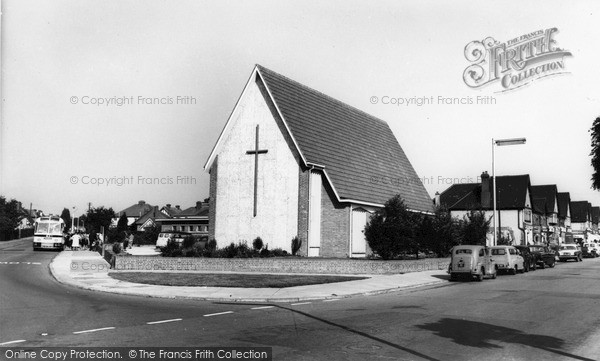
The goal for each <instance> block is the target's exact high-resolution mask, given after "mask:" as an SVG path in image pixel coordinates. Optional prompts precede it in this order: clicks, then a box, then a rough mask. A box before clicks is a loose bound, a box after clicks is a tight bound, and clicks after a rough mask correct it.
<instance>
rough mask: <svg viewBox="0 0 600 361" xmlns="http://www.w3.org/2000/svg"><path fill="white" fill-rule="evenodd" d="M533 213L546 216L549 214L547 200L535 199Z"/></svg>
mask: <svg viewBox="0 0 600 361" xmlns="http://www.w3.org/2000/svg"><path fill="white" fill-rule="evenodd" d="M532 208H533V212H534V213H537V214H543V215H545V214H546V213H548V209H549V208H548V204H547V203H546V199H545V198H534V199H533V201H532Z"/></svg>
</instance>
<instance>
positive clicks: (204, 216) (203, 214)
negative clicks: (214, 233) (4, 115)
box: [155, 202, 209, 237]
mask: <svg viewBox="0 0 600 361" xmlns="http://www.w3.org/2000/svg"><path fill="white" fill-rule="evenodd" d="M177 207H179V206H177ZM208 209H209V206H208V204H206V203H203V202H196V205H195V206H193V207H190V208H187V209H184V210H181V211H180V212H178V213H176V214H175V215H173V217H171V218H166V217H161V218H157V219H156V220H155V221H156V223H157V224H160V225H161V232H168V231H180V232H189V233H192V234H194V235H199V236H207V237H208V233H209V228H208V223H209V222H208Z"/></svg>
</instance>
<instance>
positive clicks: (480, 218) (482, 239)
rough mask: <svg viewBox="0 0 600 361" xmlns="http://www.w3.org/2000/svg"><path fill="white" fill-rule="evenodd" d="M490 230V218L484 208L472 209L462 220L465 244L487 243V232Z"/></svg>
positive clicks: (462, 234)
mask: <svg viewBox="0 0 600 361" xmlns="http://www.w3.org/2000/svg"><path fill="white" fill-rule="evenodd" d="M489 230H490V218H487V217H486V215H485V212H484V211H482V210H470V211H469V213H467V214H465V216H464V217H463V220H462V222H461V236H462V243H463V244H471V245H481V246H485V245H486V240H487V234H488V232H489Z"/></svg>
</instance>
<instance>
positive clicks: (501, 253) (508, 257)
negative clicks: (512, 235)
mask: <svg viewBox="0 0 600 361" xmlns="http://www.w3.org/2000/svg"><path fill="white" fill-rule="evenodd" d="M490 250H491V253H492V261H494V263H496V267H497V268H498V270H499V271H508V272H510V273H511V274H513V275H514V274H517V272H521V273H523V272H525V260H524V259H523V257H522V256H521V253H520V252H519V250H518V249H516V248H515V247H513V246H494V247H490Z"/></svg>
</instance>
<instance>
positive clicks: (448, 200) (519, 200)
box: [440, 174, 530, 210]
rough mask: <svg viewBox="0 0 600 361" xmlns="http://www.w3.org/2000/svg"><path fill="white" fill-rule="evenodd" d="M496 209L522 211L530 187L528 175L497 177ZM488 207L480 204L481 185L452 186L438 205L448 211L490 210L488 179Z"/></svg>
mask: <svg viewBox="0 0 600 361" xmlns="http://www.w3.org/2000/svg"><path fill="white" fill-rule="evenodd" d="M496 178H497V179H498V183H497V186H496V192H497V197H498V202H497V208H498V209H523V208H525V204H526V199H527V190H528V188H529V187H530V183H529V174H522V175H507V176H498V177H496ZM489 179H490V188H489V189H490V201H489V202H488V204H489V205H490V206H489V207H485V208H484V207H483V206H482V204H481V183H467V184H453V185H452V186H450V187H449V188H448V189H446V190H445V191H444V192H443V193H442V194H441V195H440V203H441V204H443V205H445V206H446V207H448V209H450V210H470V209H491V208H493V202H492V201H491V197H492V194H491V193H492V192H493V185H494V181H493V179H492V178H491V177H490V178H489Z"/></svg>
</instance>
